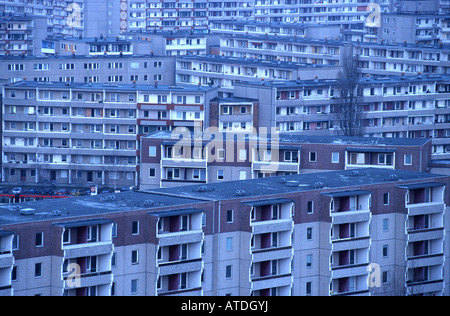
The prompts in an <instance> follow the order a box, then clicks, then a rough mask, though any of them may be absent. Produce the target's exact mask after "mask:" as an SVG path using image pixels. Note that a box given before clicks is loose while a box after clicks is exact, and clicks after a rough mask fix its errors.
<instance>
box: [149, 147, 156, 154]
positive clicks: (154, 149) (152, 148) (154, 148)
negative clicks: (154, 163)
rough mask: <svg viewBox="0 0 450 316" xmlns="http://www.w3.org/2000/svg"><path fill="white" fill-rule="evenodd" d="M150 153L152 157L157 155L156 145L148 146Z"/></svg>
mask: <svg viewBox="0 0 450 316" xmlns="http://www.w3.org/2000/svg"><path fill="white" fill-rule="evenodd" d="M148 155H149V156H150V157H156V146H150V147H149V148H148Z"/></svg>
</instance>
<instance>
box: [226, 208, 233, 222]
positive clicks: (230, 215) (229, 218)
mask: <svg viewBox="0 0 450 316" xmlns="http://www.w3.org/2000/svg"><path fill="white" fill-rule="evenodd" d="M232 222H233V210H227V223H232Z"/></svg>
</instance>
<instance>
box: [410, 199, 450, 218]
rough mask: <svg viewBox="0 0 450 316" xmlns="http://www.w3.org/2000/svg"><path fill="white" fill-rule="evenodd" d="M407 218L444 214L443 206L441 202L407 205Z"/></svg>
mask: <svg viewBox="0 0 450 316" xmlns="http://www.w3.org/2000/svg"><path fill="white" fill-rule="evenodd" d="M406 208H407V209H408V216H415V215H422V214H432V213H442V212H444V208H445V204H444V203H443V202H426V203H415V204H407V205H406Z"/></svg>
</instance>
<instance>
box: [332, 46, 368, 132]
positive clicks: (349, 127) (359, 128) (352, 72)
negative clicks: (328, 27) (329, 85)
mask: <svg viewBox="0 0 450 316" xmlns="http://www.w3.org/2000/svg"><path fill="white" fill-rule="evenodd" d="M342 57H343V58H342V66H343V70H342V72H341V73H340V74H339V78H338V81H337V89H336V90H337V92H338V93H339V94H338V97H337V102H336V104H335V105H334V120H335V122H336V123H337V126H338V128H339V129H340V132H341V134H342V135H344V136H363V135H364V132H365V127H364V118H365V114H364V112H363V105H362V102H361V96H359V94H358V87H359V83H360V73H359V71H358V63H359V55H357V54H355V53H354V49H353V46H350V47H346V49H345V50H344V53H343V56H342Z"/></svg>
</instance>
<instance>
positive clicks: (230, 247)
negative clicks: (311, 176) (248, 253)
mask: <svg viewBox="0 0 450 316" xmlns="http://www.w3.org/2000/svg"><path fill="white" fill-rule="evenodd" d="M226 250H227V251H231V250H233V237H227V245H226Z"/></svg>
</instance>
